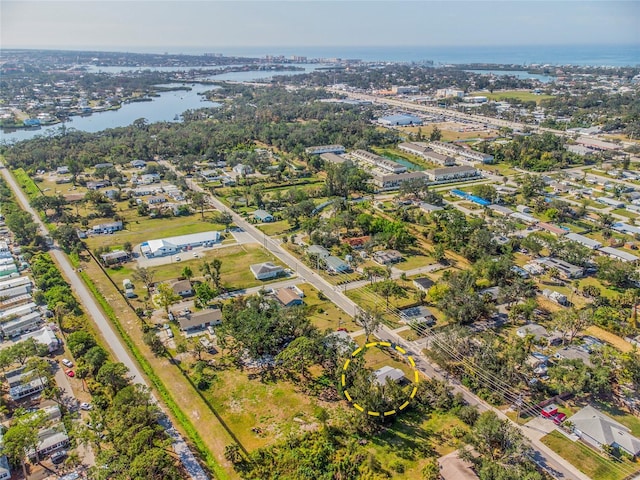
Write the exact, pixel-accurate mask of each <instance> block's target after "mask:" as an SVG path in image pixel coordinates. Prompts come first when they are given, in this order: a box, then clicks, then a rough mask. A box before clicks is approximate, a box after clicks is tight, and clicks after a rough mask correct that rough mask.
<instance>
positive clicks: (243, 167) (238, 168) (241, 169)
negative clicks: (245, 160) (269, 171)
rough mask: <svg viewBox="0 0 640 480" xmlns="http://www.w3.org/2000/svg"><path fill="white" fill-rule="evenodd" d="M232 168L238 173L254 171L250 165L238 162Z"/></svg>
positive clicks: (244, 173) (246, 173)
mask: <svg viewBox="0 0 640 480" xmlns="http://www.w3.org/2000/svg"><path fill="white" fill-rule="evenodd" d="M231 170H233V172H234V173H236V174H237V175H249V174H251V173H253V168H251V167H250V166H249V165H243V164H242V163H239V164H237V165H236V166H234V167H233V168H232V169H231Z"/></svg>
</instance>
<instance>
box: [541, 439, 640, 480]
mask: <svg viewBox="0 0 640 480" xmlns="http://www.w3.org/2000/svg"><path fill="white" fill-rule="evenodd" d="M542 443H544V444H545V445H547V446H548V447H549V448H551V449H552V450H553V451H554V452H556V453H558V454H559V455H561V456H562V457H563V458H564V459H565V460H567V461H568V462H569V463H571V464H572V465H573V466H575V467H576V468H578V470H580V471H581V472H582V473H585V474H586V475H588V476H589V477H591V478H592V479H593V480H622V479H624V478H627V476H628V475H631V474H632V473H633V472H634V471H638V470H640V464H639V463H635V464H634V463H632V462H631V461H629V460H623V461H617V460H612V459H611V458H605V457H604V456H602V455H600V454H599V453H598V452H596V451H595V450H592V449H591V448H589V447H588V446H586V445H585V444H583V443H581V442H573V441H571V440H569V439H568V438H567V437H565V436H564V435H563V434H561V433H560V432H556V431H554V432H551V433H550V434H549V435H546V436H544V437H542Z"/></svg>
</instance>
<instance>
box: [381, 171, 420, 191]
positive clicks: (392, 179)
mask: <svg viewBox="0 0 640 480" xmlns="http://www.w3.org/2000/svg"><path fill="white" fill-rule="evenodd" d="M371 177H372V178H371V183H373V184H374V185H375V186H376V187H377V188H378V191H382V190H396V189H398V188H400V185H402V183H404V182H406V181H408V180H416V179H419V180H424V182H425V183H427V182H428V181H429V177H428V176H427V174H426V173H425V172H404V173H386V174H385V173H381V172H373V173H372V174H371Z"/></svg>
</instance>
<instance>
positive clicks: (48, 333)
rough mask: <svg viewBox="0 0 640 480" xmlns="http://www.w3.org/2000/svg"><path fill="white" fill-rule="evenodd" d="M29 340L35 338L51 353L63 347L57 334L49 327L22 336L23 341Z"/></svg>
mask: <svg viewBox="0 0 640 480" xmlns="http://www.w3.org/2000/svg"><path fill="white" fill-rule="evenodd" d="M28 338H33V339H34V340H35V341H36V342H37V343H39V344H40V345H44V346H46V347H47V350H48V351H49V353H51V352H55V351H56V350H58V348H60V345H61V342H60V340H59V339H58V337H56V334H55V333H54V331H53V330H52V329H51V327H50V326H49V325H45V326H44V327H42V328H41V329H40V330H36V331H35V332H31V333H27V334H26V335H23V336H22V339H23V340H26V339H28Z"/></svg>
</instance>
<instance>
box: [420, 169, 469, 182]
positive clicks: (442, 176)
mask: <svg viewBox="0 0 640 480" xmlns="http://www.w3.org/2000/svg"><path fill="white" fill-rule="evenodd" d="M425 173H426V175H427V177H428V178H429V180H430V181H432V182H436V183H438V182H442V183H444V182H450V181H455V180H459V179H463V178H475V177H478V176H480V173H479V172H478V170H477V169H476V168H475V167H470V166H466V165H461V166H457V167H442V168H434V169H433V170H427V171H426V172H425Z"/></svg>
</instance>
